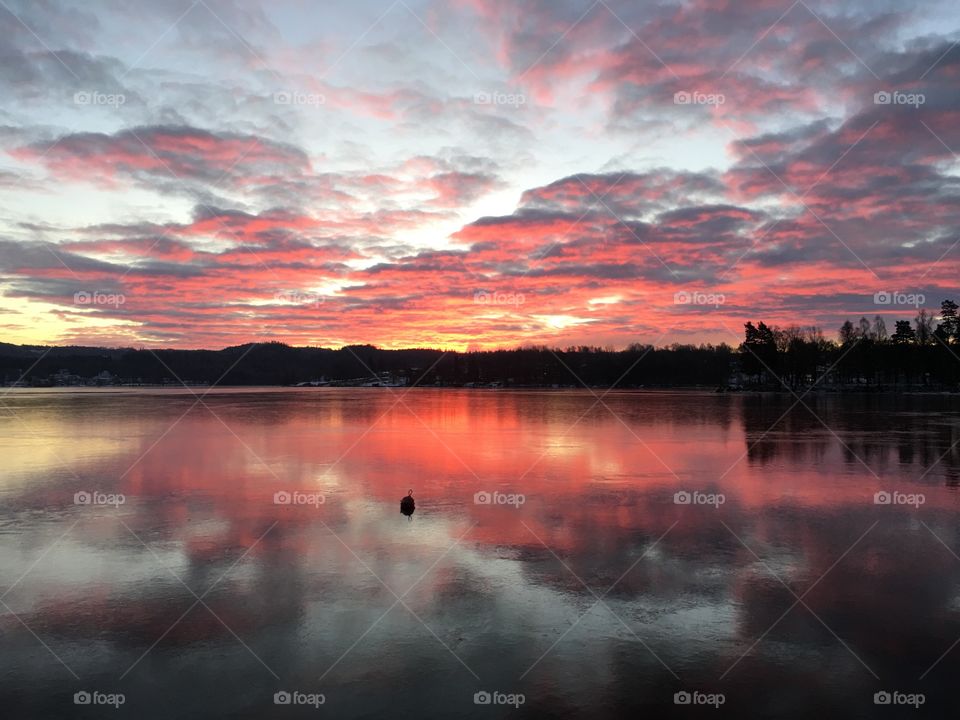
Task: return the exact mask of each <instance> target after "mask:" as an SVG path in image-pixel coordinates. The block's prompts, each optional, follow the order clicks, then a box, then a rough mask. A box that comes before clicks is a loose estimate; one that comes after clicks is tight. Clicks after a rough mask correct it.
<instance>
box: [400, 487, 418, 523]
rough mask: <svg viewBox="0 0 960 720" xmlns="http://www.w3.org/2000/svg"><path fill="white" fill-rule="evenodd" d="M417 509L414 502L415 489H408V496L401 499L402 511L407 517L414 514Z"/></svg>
mask: <svg viewBox="0 0 960 720" xmlns="http://www.w3.org/2000/svg"><path fill="white" fill-rule="evenodd" d="M416 509H417V506H416V504H415V503H414V502H413V490H408V491H407V496H406V497H405V498H403V500H401V501H400V512H402V513H403V514H404V515H406V516H407V517H410V516H411V515H413V511H414V510H416Z"/></svg>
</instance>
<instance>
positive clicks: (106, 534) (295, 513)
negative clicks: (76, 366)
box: [0, 389, 960, 717]
mask: <svg viewBox="0 0 960 720" xmlns="http://www.w3.org/2000/svg"><path fill="white" fill-rule="evenodd" d="M398 397H399V396H398V395H395V394H391V393H390V392H388V391H385V390H383V389H371V390H359V389H358V390H321V391H316V390H311V391H269V392H267V391H245V392H240V391H215V392H214V393H212V394H210V395H209V396H208V397H206V398H205V400H204V403H203V404H196V399H195V398H194V397H193V396H192V395H190V394H189V393H186V392H170V391H165V392H154V393H143V392H139V393H134V392H114V393H89V392H87V393H62V392H60V393H58V392H23V393H20V392H17V393H14V394H12V395H10V396H8V397H7V398H5V401H4V402H5V404H7V405H8V406H9V408H10V410H11V411H12V413H13V414H9V415H8V417H5V418H3V419H2V420H0V422H2V424H3V433H2V435H0V437H2V441H0V442H2V447H0V451H2V453H3V456H4V458H5V459H6V460H7V461H6V462H5V464H4V470H3V474H2V484H0V490H2V492H3V499H4V503H3V512H2V515H0V571H2V572H0V575H2V577H3V578H4V579H5V580H6V582H5V583H4V588H3V590H0V592H3V591H4V590H6V591H7V592H6V594H5V595H3V596H2V601H3V603H4V605H0V631H2V632H3V637H4V643H3V644H2V646H0V659H2V666H3V667H4V668H5V675H4V679H3V680H2V682H0V693H2V697H0V701H2V702H3V703H4V707H5V708H10V709H11V711H12V714H11V715H10V716H11V717H16V716H18V714H19V715H22V716H30V717H44V716H50V717H57V716H64V715H65V714H72V713H73V712H74V711H75V710H77V711H78V712H80V714H81V716H82V712H83V711H85V710H91V715H90V716H91V717H94V716H97V715H96V709H90V708H79V709H78V708H75V707H74V706H73V705H72V704H71V702H72V696H73V693H74V692H76V691H78V690H81V689H84V688H88V689H94V688H96V689H100V690H101V691H104V692H109V691H119V692H123V693H125V694H126V696H127V702H126V704H125V706H124V708H123V709H122V711H124V712H136V713H137V714H138V715H139V716H145V717H170V716H175V717H180V716H182V717H194V716H196V717H200V716H203V715H215V716H219V715H237V716H239V717H263V716H274V715H275V714H276V713H277V712H278V708H276V707H274V705H273V694H274V693H275V692H277V691H278V690H288V691H293V690H299V691H301V692H303V693H310V692H314V693H323V694H324V695H325V697H326V703H325V705H324V708H323V711H325V712H334V713H335V714H336V716H337V717H366V716H373V715H377V716H379V715H383V714H384V713H386V712H389V713H390V714H391V715H399V716H401V717H403V716H409V717H432V716H441V715H449V714H452V713H456V714H457V715H462V716H466V717H490V716H491V715H497V713H506V712H507V710H509V712H510V713H511V714H513V715H520V716H530V717H542V716H544V715H547V716H549V715H551V714H557V715H561V714H563V715H570V714H575V715H577V716H586V717H606V716H610V715H611V714H613V713H624V712H629V711H631V710H650V709H657V711H658V712H665V713H666V712H669V713H673V712H675V711H676V710H677V709H678V708H676V707H675V706H674V705H673V694H674V693H675V692H677V691H679V690H683V689H687V690H691V691H692V690H700V691H703V692H722V693H724V694H725V696H726V703H725V706H724V707H725V709H726V710H727V711H732V712H735V713H736V714H737V715H738V716H743V715H748V716H755V715H756V716H761V715H776V716H792V715H796V716H798V717H799V716H805V715H807V714H809V711H810V710H811V709H818V708H820V707H830V708H833V709H838V710H839V711H842V712H845V713H846V714H847V715H849V716H851V717H873V716H874V715H875V711H876V707H875V706H874V705H873V693H874V692H876V691H878V690H881V689H884V688H886V689H889V690H893V689H899V690H902V691H909V690H913V691H919V692H924V693H926V695H927V704H926V705H925V707H924V708H923V709H921V711H920V714H922V713H923V712H931V713H934V712H935V713H936V714H937V715H941V714H943V713H945V712H948V711H949V710H950V709H952V708H953V706H954V705H955V704H956V701H955V700H954V699H953V697H952V689H951V683H950V678H951V675H952V674H953V673H954V672H956V671H957V670H958V669H960V650H957V652H956V653H954V652H949V653H947V654H946V655H945V656H944V657H943V658H942V660H940V661H939V663H937V664H936V665H934V663H935V662H936V661H937V660H938V658H940V657H941V655H943V654H944V652H945V651H947V650H948V649H949V648H950V646H951V644H952V643H953V642H954V641H955V640H956V639H957V638H958V637H960V559H958V558H957V557H955V556H954V555H953V553H960V537H958V529H957V526H956V509H957V491H956V483H957V471H958V467H960V465H958V455H957V449H956V443H957V440H958V439H960V435H958V427H960V423H958V409H960V408H958V407H957V401H956V400H955V399H953V398H950V397H945V396H930V397H901V398H890V397H878V396H863V397H845V398H838V397H831V396H826V397H825V396H814V397H807V398H804V403H805V405H806V407H805V406H804V405H796V406H795V407H792V409H791V406H793V405H794V399H793V398H789V397H787V398H782V397H777V396H772V395H770V396H746V395H744V396H730V395H713V394H684V393H641V394H637V393H611V394H610V395H608V396H606V397H605V398H604V403H603V404H597V403H596V402H595V398H594V397H593V396H592V395H591V394H589V393H586V392H480V391H477V392H461V391H450V390H445V391H435V390H416V391H413V392H412V393H411V394H410V395H408V396H405V398H404V399H403V401H402V402H398ZM411 487H416V488H417V497H418V498H420V499H421V502H420V503H419V505H420V507H418V508H417V516H416V518H417V519H416V522H407V521H406V520H404V521H403V522H402V523H399V522H398V519H397V517H396V504H395V503H396V502H397V494H398V492H397V489H398V488H411ZM897 490H899V491H901V492H903V493H905V494H906V493H913V494H916V493H922V494H923V496H924V502H923V504H922V505H919V506H911V505H894V504H891V505H876V504H874V494H875V493H876V492H878V491H897ZM78 491H87V492H94V491H96V492H99V493H102V494H112V495H114V496H120V495H122V496H123V497H124V500H125V502H123V503H122V504H119V505H76V504H75V503H74V494H75V493H77V492H78ZM678 491H687V492H700V493H703V494H711V495H713V496H714V497H719V496H722V497H723V498H724V502H723V503H722V504H719V503H718V504H716V505H698V504H676V503H675V502H674V494H675V493H677V492H678ZM400 492H402V490H401V491H400ZM408 494H409V496H410V497H411V500H412V490H411V491H409V493H408ZM521 498H522V500H521ZM404 499H405V498H404ZM401 510H402V511H404V509H403V507H402V508H401ZM412 513H413V508H412V507H411V508H410V513H406V512H404V514H405V515H407V516H408V518H410V519H412V517H411V516H412ZM21 577H22V579H20V580H18V578H21ZM8 588H10V589H8ZM798 598H799V600H798ZM34 634H35V635H34ZM44 644H46V647H45V645H44ZM931 666H932V668H933V669H930V668H931ZM921 675H923V679H922V680H921V679H920V678H921ZM401 688H402V690H400V689H401ZM484 690H486V691H490V692H494V691H499V692H502V693H522V694H523V695H524V696H525V698H526V701H525V703H524V704H523V705H522V706H521V707H520V708H519V709H514V708H503V707H497V708H492V707H489V706H483V705H475V704H474V701H473V699H474V694H475V693H476V692H478V691H484ZM398 692H399V693H402V695H403V697H404V698H406V699H408V700H409V701H410V705H409V706H406V708H405V707H404V706H400V707H398V704H397V702H396V696H397V693H398ZM65 708H66V710H65ZM681 709H682V708H681ZM286 710H289V711H290V713H291V714H293V715H297V713H298V712H301V711H302V712H304V713H306V714H314V715H315V713H316V711H315V710H314V709H313V708H312V707H310V708H306V709H304V708H286ZM694 710H696V708H695V709H692V710H691V712H693V711H694ZM307 711H309V712H307Z"/></svg>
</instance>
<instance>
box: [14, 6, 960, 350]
mask: <svg viewBox="0 0 960 720" xmlns="http://www.w3.org/2000/svg"><path fill="white" fill-rule="evenodd" d="M134 16H135V17H134ZM958 19H960V16H958V13H957V9H956V6H955V5H953V4H951V3H947V2H930V3H925V4H924V5H923V7H922V8H920V7H917V8H914V7H913V6H908V5H904V4H901V3H888V2H879V3H876V2H864V1H857V2H851V3H845V4H843V6H842V7H841V6H838V5H836V4H832V3H823V2H810V3H803V2H800V3H795V4H794V5H793V6H789V9H788V6H787V5H784V4H783V3H777V2H770V1H768V0H748V1H746V2H713V3H706V2H703V1H702V0H694V1H691V2H669V3H665V4H650V3H629V2H610V3H606V2H599V3H596V4H594V5H592V6H589V5H588V4H585V3H575V2H565V1H564V2H551V1H547V0H542V1H541V0H536V1H533V2H520V3H517V2H513V1H508V0H456V1H455V2H434V1H433V0H409V2H404V1H401V2H396V3H394V4H393V5H389V4H388V3H383V2H373V1H368V0H360V1H359V2H355V3H350V4H348V5H347V4H339V5H337V4H333V5H331V4H325V3H324V4H309V3H301V2H298V1H295V0H282V1H280V2H271V3H265V2H264V3H257V2H245V3H235V2H231V1H228V0H207V1H206V2H201V3H195V4H192V5H191V4H190V3H187V2H183V3H180V2H174V3H157V4H150V5H147V6H144V7H138V8H137V9H136V10H133V9H129V10H124V9H123V8H120V7H112V6H111V9H110V10H109V11H107V10H106V9H104V8H102V7H100V6H99V5H98V4H97V3H86V2H84V3H80V2H69V0H62V1H60V0H58V1H57V2H52V3H26V2H24V3H17V2H14V3H12V5H11V6H10V10H9V11H8V10H4V9H0V45H2V46H3V53H4V58H5V59H4V61H3V64H2V68H3V71H2V75H0V90H2V92H3V95H4V104H3V110H2V117H0V186H2V187H3V193H2V200H0V208H2V221H0V222H2V227H3V233H2V237H0V270H2V274H0V287H2V293H0V328H2V333H3V339H4V340H6V341H8V342H15V343H33V344H51V343H52V344H84V345H110V346H127V345H129V346H146V347H181V348H196V347H210V348H220V347H225V346H230V345H238V344H241V343H246V342H251V341H258V340H280V341H283V342H286V343H289V344H294V345H323V346H340V345H344V344H351V343H372V344H376V345H378V346H381V347H385V348H396V347H426V346H431V347H438V348H451V349H459V350H462V349H467V348H496V347H516V346H518V345H522V344H524V343H531V342H532V343H537V344H547V345H555V346H567V345H575V344H584V343H589V344H593V345H602V346H613V347H625V346H626V345H628V344H630V343H635V342H641V343H654V344H658V345H666V344H670V343H673V342H727V343H731V344H736V343H737V342H739V339H740V332H741V329H742V325H743V323H744V322H745V321H746V320H752V319H757V318H761V319H764V320H766V321H767V322H770V323H777V324H780V325H789V324H793V323H796V324H802V325H820V326H822V327H823V328H824V332H825V333H826V334H827V335H829V336H831V337H833V336H834V335H835V333H836V329H837V328H838V327H839V325H840V324H841V323H842V322H843V320H845V319H847V318H854V319H855V318H858V317H860V316H861V315H866V316H868V317H872V316H873V315H876V314H880V315H882V316H885V317H886V318H887V322H888V324H889V325H890V326H892V325H893V322H892V321H893V320H894V319H902V318H910V317H912V316H913V314H915V312H916V310H917V307H916V306H909V307H900V306H896V305H895V304H893V305H892V304H889V303H887V304H883V303H882V302H880V303H879V304H878V301H877V300H876V299H875V296H876V295H877V293H883V292H903V293H914V294H916V295H920V296H922V297H923V302H922V304H923V305H924V306H926V307H929V308H931V309H935V308H937V307H938V306H939V302H940V300H941V299H943V298H946V297H951V296H954V295H956V267H957V266H956V261H955V246H956V244H957V243H958V242H960V235H958V230H957V228H958V227H960V178H958V161H957V156H956V154H955V152H957V151H960V94H958V81H960V48H958V47H957V46H956V43H955V40H956V33H957V25H958V22H957V21H958Z"/></svg>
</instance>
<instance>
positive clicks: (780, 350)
mask: <svg viewBox="0 0 960 720" xmlns="http://www.w3.org/2000/svg"><path fill="white" fill-rule="evenodd" d="M957 310H958V307H957V304H956V303H955V302H954V301H953V300H944V301H943V302H942V303H941V305H940V315H939V321H938V318H937V317H935V316H934V315H932V314H930V313H929V312H928V311H927V310H926V309H923V308H921V309H919V310H918V311H917V314H916V317H915V318H914V319H913V322H912V323H911V321H910V320H897V321H896V322H895V324H894V330H893V333H892V334H891V333H889V332H888V330H887V327H886V323H885V321H884V319H883V318H882V317H880V316H879V315H877V316H876V317H874V319H873V320H872V321H870V320H868V319H867V318H866V317H861V318H860V320H859V322H856V323H854V322H851V321H850V320H847V321H845V322H844V323H843V325H842V326H841V327H840V329H839V333H838V337H837V341H835V342H834V341H830V340H827V339H826V338H825V337H824V335H823V332H822V331H821V330H820V329H819V328H817V327H809V328H803V327H799V326H790V327H787V328H779V327H776V326H773V327H769V326H767V325H766V324H764V323H763V322H759V323H757V324H756V325H754V324H753V323H752V322H747V323H745V324H744V341H743V343H742V344H741V345H740V348H739V354H738V359H739V363H740V373H741V374H742V376H743V377H744V382H745V384H747V385H749V386H752V387H769V386H787V387H790V388H798V387H806V386H812V385H814V384H817V385H819V384H821V383H823V384H825V385H840V386H844V387H863V388H876V389H883V388H905V387H909V388H924V389H955V388H956V387H957V383H958V381H960V353H958V350H960V322H958V315H957Z"/></svg>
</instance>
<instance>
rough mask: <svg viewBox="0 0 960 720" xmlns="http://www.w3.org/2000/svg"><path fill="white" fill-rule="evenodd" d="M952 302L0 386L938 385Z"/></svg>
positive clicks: (33, 369) (165, 363)
mask: <svg viewBox="0 0 960 720" xmlns="http://www.w3.org/2000/svg"><path fill="white" fill-rule="evenodd" d="M957 310H958V308H957V305H956V303H954V302H953V301H952V300H945V301H944V302H943V303H942V305H941V309H940V315H939V318H937V317H934V316H932V315H930V314H929V313H928V312H927V311H926V310H923V309H921V310H919V311H918V312H917V315H916V317H915V318H914V320H913V322H911V321H909V320H898V321H896V323H895V326H894V330H893V333H888V331H887V328H886V326H885V323H884V320H883V318H881V317H879V316H878V317H875V318H874V319H873V320H872V321H870V320H867V319H866V318H865V317H864V318H860V320H859V322H857V323H854V322H851V321H847V322H845V323H843V326H842V327H841V328H840V329H839V333H838V336H837V339H836V340H831V339H828V338H826V337H825V336H824V334H823V331H822V330H821V329H820V328H818V327H802V326H796V325H792V326H789V327H784V328H781V327H777V326H775V325H774V326H769V325H767V324H765V323H764V322H757V323H756V324H755V323H753V322H747V323H745V324H744V340H743V342H742V343H741V344H740V345H739V347H737V348H733V347H731V346H729V345H726V344H719V345H711V344H701V345H681V344H674V345H671V346H669V347H659V348H658V347H653V346H649V345H642V344H633V345H630V346H629V347H627V348H626V349H623V350H614V349H610V348H600V347H593V346H577V347H568V348H565V349H560V348H550V347H547V346H534V347H524V348H517V349H512V350H488V351H471V352H454V351H442V350H436V349H429V348H413V349H405V350H386V349H381V348H377V347H375V346H373V345H351V346H347V347H343V348H339V349H331V348H319V347H291V346H289V345H285V344H283V343H279V342H270V343H262V344H249V345H241V346H236V347H231V348H225V349H223V350H148V349H131V348H117V349H108V348H89V347H54V348H42V347H36V346H18V345H9V344H4V343H0V377H2V378H3V381H4V383H5V384H11V383H13V382H16V381H20V382H21V383H22V384H27V385H34V386H45V385H56V384H62V382H61V381H62V378H63V377H65V376H67V375H65V374H69V377H79V378H94V377H96V376H98V375H102V374H104V373H106V374H107V377H108V378H109V379H108V380H105V381H103V383H100V382H99V381H98V384H145V385H147V384H149V385H157V384H167V385H179V384H180V382H181V381H183V382H187V383H201V384H210V385H213V384H217V385H296V384H298V383H304V382H309V381H316V380H324V381H326V382H330V383H333V384H364V383H366V382H370V381H377V380H382V381H383V382H391V383H397V384H406V385H414V384H419V385H440V386H464V385H467V386H488V385H495V386H504V387H554V386H556V387H583V386H588V387H591V388H594V387H596V388H601V387H611V386H613V385H616V386H617V387H622V388H638V387H648V388H650V387H654V388H655V387H683V386H699V387H704V386H707V387H716V388H721V389H763V390H785V389H792V390H795V389H798V388H805V387H820V388H842V389H871V390H885V389H943V390H956V389H957V388H958V383H960V353H958V350H960V326H958V317H957Z"/></svg>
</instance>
